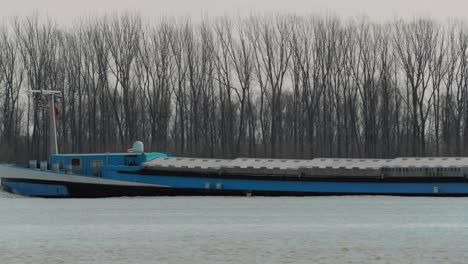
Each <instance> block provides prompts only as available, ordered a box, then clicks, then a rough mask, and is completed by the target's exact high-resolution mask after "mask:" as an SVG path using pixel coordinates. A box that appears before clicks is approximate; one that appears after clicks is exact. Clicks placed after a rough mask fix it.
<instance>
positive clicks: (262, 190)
mask: <svg viewBox="0 0 468 264" xmlns="http://www.w3.org/2000/svg"><path fill="white" fill-rule="evenodd" d="M108 177H109V178H111V179H115V180H123V181H131V182H143V183H149V184H159V185H166V186H168V187H170V188H174V189H182V190H187V189H198V190H207V191H210V192H211V193H212V192H220V193H222V192H223V191H225V192H239V193H252V194H255V193H258V194H266V195H283V194H287V195H321V194H327V195H330V194H332V195H333V194H336V195H343V194H350V195H359V194H375V195H454V196H465V195H466V196H468V182H384V181H381V182H379V181H376V182H360V181H281V180H252V179H225V178H219V179H217V178H213V177H206V178H204V177H190V176H161V175H138V174H131V173H124V174H121V173H114V174H110V175H108Z"/></svg>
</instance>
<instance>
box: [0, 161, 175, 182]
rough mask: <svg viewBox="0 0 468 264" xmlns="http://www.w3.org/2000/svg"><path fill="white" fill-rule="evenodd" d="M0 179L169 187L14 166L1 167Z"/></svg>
mask: <svg viewBox="0 0 468 264" xmlns="http://www.w3.org/2000/svg"><path fill="white" fill-rule="evenodd" d="M0 178H10V179H28V180H47V181H57V182H72V183H86V184H102V185H115V186H141V187H167V186H165V185H156V184H147V183H139V182H129V181H118V180H109V179H103V178H96V177H89V176H82V175H74V174H66V173H59V172H51V171H41V170H38V169H28V168H20V167H16V166H12V165H0Z"/></svg>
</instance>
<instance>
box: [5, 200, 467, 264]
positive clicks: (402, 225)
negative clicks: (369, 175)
mask: <svg viewBox="0 0 468 264" xmlns="http://www.w3.org/2000/svg"><path fill="white" fill-rule="evenodd" d="M0 210H1V211H0V212H1V214H0V263H2V264H5V263H100V264H101V263H102V264H106V263H109V264H110V263H113V264H115V263H424V264H427V263H468V198H410V197H385V196H342V197H340V196H336V197H333V196H330V197H277V198H268V197H150V198H140V197H137V198H108V199H39V198H37V199H32V198H24V197H18V196H14V195H9V194H6V193H4V192H0Z"/></svg>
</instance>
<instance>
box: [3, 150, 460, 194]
mask: <svg viewBox="0 0 468 264" xmlns="http://www.w3.org/2000/svg"><path fill="white" fill-rule="evenodd" d="M133 151H134V152H133V153H103V154H53V155H52V156H51V159H50V162H49V163H48V162H39V164H38V162H36V161H30V166H29V167H28V168H27V167H20V166H17V165H11V164H3V165H0V179H1V186H2V188H3V189H4V190H6V191H8V192H11V193H15V194H20V195H26V196H37V197H77V198H79V197H112V196H148V195H151V196H158V195H246V196H251V195H265V196H280V195H288V196H305V195H364V194H365V195H407V196H468V158H427V157H425V158H396V159H332V158H327V159H325V158H323V159H320V158H317V159H312V160H288V159H253V158H249V159H247V158H238V159H202V158H184V157H170V155H169V154H167V153H160V152H149V153H145V152H144V151H143V145H142V143H141V142H136V143H135V144H134V148H133Z"/></svg>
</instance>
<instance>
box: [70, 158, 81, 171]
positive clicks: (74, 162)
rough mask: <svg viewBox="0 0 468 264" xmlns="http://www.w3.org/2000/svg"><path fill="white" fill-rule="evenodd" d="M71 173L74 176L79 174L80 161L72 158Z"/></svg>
mask: <svg viewBox="0 0 468 264" xmlns="http://www.w3.org/2000/svg"><path fill="white" fill-rule="evenodd" d="M71 166H72V172H73V173H76V174H81V159H78V158H74V159H71Z"/></svg>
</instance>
